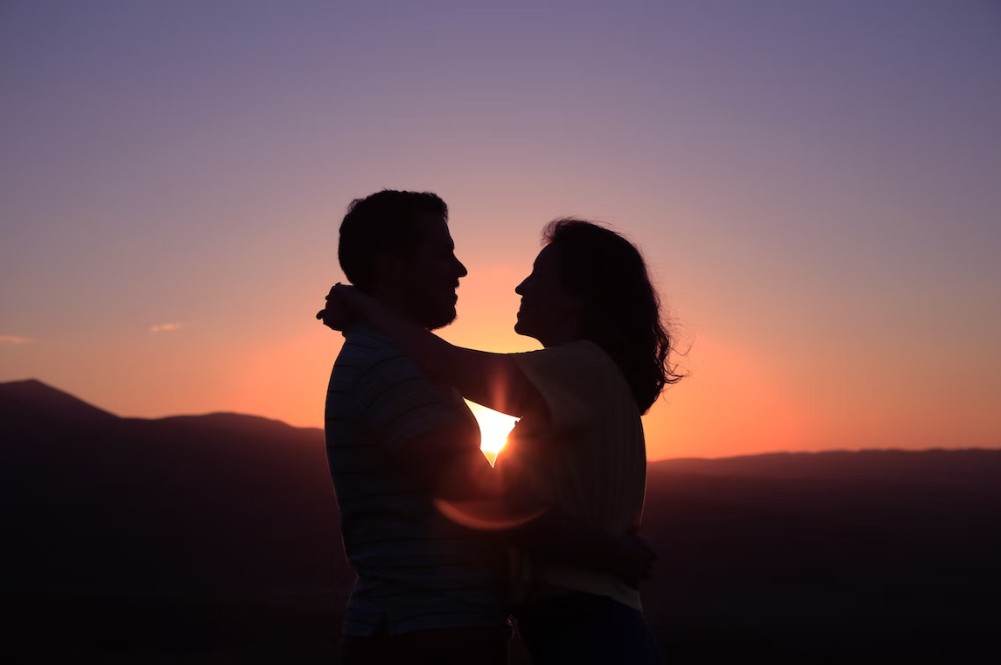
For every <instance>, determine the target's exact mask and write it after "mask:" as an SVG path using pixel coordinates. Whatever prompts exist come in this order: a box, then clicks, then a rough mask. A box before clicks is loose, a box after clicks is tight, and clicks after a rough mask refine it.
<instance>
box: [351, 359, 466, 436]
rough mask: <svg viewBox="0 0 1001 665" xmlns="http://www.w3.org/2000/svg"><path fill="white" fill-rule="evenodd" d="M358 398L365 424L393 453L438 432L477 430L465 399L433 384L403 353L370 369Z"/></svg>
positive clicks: (359, 387) (362, 379)
mask: <svg viewBox="0 0 1001 665" xmlns="http://www.w3.org/2000/svg"><path fill="white" fill-rule="evenodd" d="M357 397H358V402H357V404H358V405H359V408H360V409H361V411H362V421H363V422H364V423H365V424H366V426H367V427H370V428H372V429H373V430H374V431H375V432H378V433H379V438H380V440H381V441H382V442H383V444H384V445H385V446H386V447H387V448H388V449H389V450H390V451H394V450H398V449H399V448H400V447H402V446H405V445H406V444H407V443H408V442H409V441H411V440H413V439H414V438H416V437H418V436H421V435H424V434H427V433H428V432H433V431H435V430H442V431H444V430H448V429H454V428H456V427H476V423H475V420H473V418H472V416H471V415H469V414H468V413H467V407H466V406H465V403H464V402H462V399H461V397H459V396H458V394H456V393H455V392H454V391H452V390H450V389H449V388H446V387H444V386H441V385H439V384H437V383H435V382H433V381H431V380H430V379H429V378H428V377H427V376H426V375H425V374H424V373H423V372H421V371H420V369H419V368H418V367H417V365H416V364H415V363H414V362H413V361H412V360H411V359H410V358H408V357H407V356H405V355H403V354H394V355H390V356H387V357H386V358H383V359H382V360H381V361H380V362H379V363H378V364H376V365H374V366H372V367H370V368H369V369H368V370H367V371H366V372H365V374H364V375H363V376H362V377H361V378H360V381H359V383H358V396H357ZM467 415H468V417H467ZM462 438H463V437H454V436H452V437H449V439H450V440H454V442H455V443H456V444H457V445H458V446H462V445H464V444H465V441H463V440H462ZM477 439H478V437H473V438H472V440H473V441H475V440H477Z"/></svg>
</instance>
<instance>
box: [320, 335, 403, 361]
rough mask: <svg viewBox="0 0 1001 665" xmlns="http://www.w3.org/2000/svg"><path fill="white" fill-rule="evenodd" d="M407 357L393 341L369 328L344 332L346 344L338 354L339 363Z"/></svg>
mask: <svg viewBox="0 0 1001 665" xmlns="http://www.w3.org/2000/svg"><path fill="white" fill-rule="evenodd" d="M391 358H396V359H407V357H406V355H405V354H404V353H403V351H402V350H401V349H400V348H399V347H398V346H396V345H395V344H393V342H392V341H390V340H389V339H387V338H386V337H384V336H382V335H380V334H378V333H377V332H375V331H373V330H371V329H368V328H357V329H355V328H352V329H351V330H349V331H347V332H345V333H344V345H343V346H342V347H341V352H340V353H339V354H338V355H337V361H336V362H335V367H336V365H337V364H344V363H347V362H350V363H351V364H352V365H361V366H365V365H371V364H375V363H378V362H380V361H383V360H387V359H391Z"/></svg>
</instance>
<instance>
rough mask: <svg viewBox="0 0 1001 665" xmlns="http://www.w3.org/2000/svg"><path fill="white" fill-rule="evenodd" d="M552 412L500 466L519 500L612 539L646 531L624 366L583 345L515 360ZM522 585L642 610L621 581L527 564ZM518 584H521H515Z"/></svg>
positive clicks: (543, 412)
mask: <svg viewBox="0 0 1001 665" xmlns="http://www.w3.org/2000/svg"><path fill="white" fill-rule="evenodd" d="M515 362H516V363H517V364H518V367H519V368H520V369H521V371H522V372H523V373H524V375H525V376H526V377H527V378H528V380H529V381H531V383H532V384H533V385H534V386H535V389H536V390H537V391H538V392H539V394H540V395H541V397H542V399H543V402H544V404H540V405H539V407H540V408H539V410H538V411H534V410H530V411H529V412H528V413H526V414H525V415H524V416H523V417H522V419H521V421H520V422H519V423H518V424H517V426H516V427H515V429H514V430H513V431H512V433H511V436H510V437H509V440H508V444H507V446H506V447H505V448H504V450H503V451H502V452H501V454H500V456H499V457H498V459H497V469H498V470H499V471H500V472H501V473H502V474H504V480H505V483H506V484H507V486H508V487H509V488H510V490H511V491H513V492H515V493H517V492H518V491H519V489H523V490H525V491H527V492H529V493H530V494H531V495H534V496H537V497H538V498H540V499H542V500H543V501H545V502H546V503H548V504H550V505H552V506H554V507H556V508H557V509H559V510H560V511H561V512H563V513H565V514H567V515H570V516H572V517H576V518H578V519H580V520H581V521H582V522H584V523H585V524H587V525H589V526H591V527H595V528H598V529H601V530H604V531H605V532H606V533H608V534H609V535H612V536H618V535H622V534H624V533H625V532H626V531H627V530H628V529H629V528H630V527H635V526H638V525H639V521H640V515H641V513H642V509H643V496H644V492H645V486H646V446H645V443H644V439H643V425H642V422H641V421H640V412H639V409H638V408H637V406H636V402H635V400H634V399H633V395H632V391H631V390H630V389H629V385H628V384H627V383H626V380H625V377H624V376H623V375H622V372H621V371H620V370H619V368H618V366H617V365H616V364H615V362H614V361H613V360H612V359H611V358H610V357H609V356H608V355H607V354H606V353H605V352H604V351H603V350H602V349H601V348H600V347H599V346H597V345H596V344H594V343H592V342H589V341H577V342H571V343H568V344H563V345H560V346H555V347H551V348H547V349H543V350H541V351H533V352H529V353H521V354H516V355H515ZM522 559H523V560H524V564H526V565H521V566H519V567H520V568H522V569H523V571H524V572H522V573H520V575H519V576H520V577H522V579H521V580H520V581H521V582H522V583H528V584H540V583H541V584H549V585H554V586H558V587H563V588H567V589H574V590H577V591H584V592H588V593H594V594H597V595H602V596H608V597H610V598H613V599H615V600H617V601H619V602H621V603H623V604H626V605H629V606H631V607H635V608H636V609H640V607H641V606H640V598H639V593H638V591H637V590H636V589H633V588H632V587H630V586H628V585H627V584H625V583H624V582H622V581H621V580H618V579H617V578H614V577H611V576H609V575H603V574H600V573H594V572H589V571H585V570H582V569H577V568H572V567H568V566H565V565H555V564H549V563H547V562H546V561H545V559H544V558H543V557H540V556H534V555H533V556H528V555H525V554H522ZM515 581H516V582H518V580H515Z"/></svg>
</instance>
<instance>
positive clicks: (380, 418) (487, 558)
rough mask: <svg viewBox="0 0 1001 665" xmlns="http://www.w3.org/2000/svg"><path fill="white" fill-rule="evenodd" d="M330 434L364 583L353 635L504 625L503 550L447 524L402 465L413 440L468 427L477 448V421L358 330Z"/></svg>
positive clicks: (330, 397) (343, 358)
mask: <svg viewBox="0 0 1001 665" xmlns="http://www.w3.org/2000/svg"><path fill="white" fill-rule="evenodd" d="M325 424H326V428H325V429H326V442H327V461H328V463H329V466H330V473H331V477H332V478H333V481H334V489H335V491H336V494H337V500H338V503H339V504H340V509H341V534H342V537H343V540H344V548H345V551H346V552H347V556H348V560H349V561H350V563H351V565H352V567H353V568H354V569H355V572H356V573H357V575H358V579H357V581H356V582H355V587H354V590H353V592H352V595H351V599H350V601H349V602H348V607H347V616H346V619H345V625H344V633H345V634H346V635H350V636H358V637H367V636H373V635H377V634H399V633H405V632H409V631H413V630H424V629H433V628H456V627H472V626H500V625H502V624H503V622H504V621H505V620H506V617H507V614H508V612H507V605H506V597H505V582H506V574H507V570H506V560H507V559H506V557H507V551H506V549H505V547H504V546H503V545H501V544H498V543H497V542H496V541H495V540H493V539H491V538H490V536H489V535H487V534H483V533H480V532H473V531H469V530H466V529H463V528H462V527H459V526H457V525H456V524H454V523H452V522H450V521H448V520H447V519H445V518H444V517H442V516H441V515H440V513H438V511H437V510H435V508H434V505H433V502H432V497H431V496H430V495H429V494H428V492H427V490H426V489H424V488H422V487H420V486H419V485H418V484H417V483H416V481H415V480H414V479H413V478H411V477H410V476H409V475H408V474H407V472H406V469H405V468H403V465H401V464H399V463H398V461H397V460H396V459H394V454H395V453H396V452H397V451H399V450H401V449H403V448H404V447H405V446H407V445H410V444H411V442H412V441H413V440H414V438H415V437H417V436H422V435H426V434H428V433H431V432H434V431H436V430H440V429H444V428H455V427H457V426H458V427H468V428H470V430H471V431H474V432H473V433H474V434H475V435H473V436H470V437H462V439H463V440H462V441H456V442H455V445H457V446H468V445H476V443H475V442H477V441H479V436H478V434H479V430H478V426H477V424H476V420H475V418H474V417H473V415H472V413H471V412H470V411H469V408H468V407H467V406H466V404H465V402H463V401H462V398H461V397H460V396H459V395H458V393H456V392H455V391H454V390H452V389H450V388H447V387H443V386H441V385H439V384H436V383H434V382H432V381H431V380H430V379H428V378H427V377H426V376H425V375H424V374H423V373H422V372H421V371H420V370H419V369H418V368H417V366H416V365H415V364H414V362H413V361H412V360H411V359H410V358H408V357H407V356H406V355H404V354H403V353H402V351H400V350H399V349H398V348H397V347H395V346H394V345H393V343H392V342H391V341H389V340H387V339H386V338H384V337H382V336H380V335H378V334H377V333H375V332H374V331H372V330H370V329H365V328H357V329H352V330H351V331H349V332H348V333H347V334H346V335H345V342H344V346H343V348H342V349H341V352H340V354H339V355H338V357H337V360H336V361H335V363H334V367H333V371H332V372H331V376H330V385H329V387H328V389H327V402H326V414H325ZM484 463H486V462H485V461H484Z"/></svg>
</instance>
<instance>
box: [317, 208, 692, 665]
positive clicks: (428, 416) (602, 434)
mask: <svg viewBox="0 0 1001 665" xmlns="http://www.w3.org/2000/svg"><path fill="white" fill-rule="evenodd" d="M543 241H544V242H543V248H542V251H541V252H540V253H539V255H538V257H537V258H536V260H535V262H534V265H533V266H532V268H531V273H530V274H529V275H528V276H527V277H526V278H525V279H524V281H522V282H521V283H520V284H518V285H517V287H516V288H515V291H516V293H518V294H519V295H520V296H521V306H520V309H519V310H518V316H517V323H516V324H515V331H516V332H518V333H519V334H522V335H527V336H529V337H532V338H534V339H536V340H538V341H539V342H540V343H541V344H542V346H543V349H541V350H539V351H533V352H528V353H515V354H503V353H489V352H484V351H476V350H472V349H465V348H461V347H457V346H454V345H452V344H450V343H448V342H446V341H445V340H443V339H441V338H440V337H438V336H436V335H435V334H434V333H433V332H431V331H433V330H435V329H438V328H441V327H443V326H446V325H448V324H449V323H451V322H452V321H453V320H454V318H455V304H456V289H457V288H458V286H459V280H460V279H461V278H462V277H464V276H465V275H466V268H465V266H464V265H463V264H462V263H461V262H460V261H459V259H458V258H457V257H456V254H455V246H454V244H453V242H452V238H451V235H450V234H449V230H448V209H447V206H446V204H445V203H444V201H442V200H441V198H439V197H438V196H436V195H434V194H431V193H427V192H423V193H419V192H403V191H393V190H384V191H381V192H378V193H375V194H372V195H371V196H368V197H366V198H364V199H359V200H356V201H354V202H352V204H351V205H350V207H349V209H348V212H347V214H346V215H345V217H344V220H343V222H342V224H341V227H340V240H339V247H338V258H339V261H340V264H341V268H342V269H343V271H344V274H345V276H346V277H347V278H348V280H350V282H351V283H352V285H353V286H343V285H335V286H334V287H333V288H332V289H331V291H330V294H329V295H328V296H327V304H326V307H325V309H324V310H322V311H320V312H319V313H318V314H317V318H319V319H321V320H323V322H324V323H325V324H326V325H328V326H330V327H331V328H334V329H335V330H340V331H342V332H343V334H344V337H345V340H344V346H343V347H342V349H341V352H340V354H339V356H338V357H337V360H336V362H335V363H334V368H333V371H332V373H331V377H330V384H329V388H328V392H327V401H326V412H325V428H326V441H327V457H328V462H329V466H330V472H331V476H332V478H333V482H334V488H335V491H336V494H337V499H338V503H339V504H340V509H341V519H342V536H343V540H344V546H345V550H346V552H347V555H348V559H349V561H350V563H351V565H352V567H353V568H354V570H355V572H356V573H357V576H358V579H357V582H356V584H355V588H354V590H353V593H352V596H351V599H350V601H349V603H348V607H347V615H346V619H345V624H344V629H343V635H344V638H343V643H342V648H343V656H344V662H345V663H348V664H349V665H350V664H355V665H358V664H372V663H401V662H406V663H426V664H428V665H430V664H432V663H434V664H441V665H452V664H455V665H466V664H472V663H475V664H480V663H482V664H485V665H493V664H496V665H503V664H505V663H506V662H507V642H508V638H509V636H510V625H511V622H512V621H516V622H517V626H518V630H519V632H520V634H521V636H522V639H523V641H524V643H525V645H526V647H527V649H528V651H529V653H530V655H531V656H532V660H533V662H534V663H535V664H536V665H549V664H556V663H615V662H623V663H637V664H645V663H659V662H661V658H660V655H659V651H658V648H657V644H656V641H655V639H654V637H653V635H652V633H651V632H650V629H649V627H648V625H647V623H646V620H645V618H644V616H643V613H642V607H641V604H640V596H639V592H638V586H639V580H640V578H642V577H644V576H645V574H646V573H647V571H648V568H649V566H650V564H651V562H652V553H651V552H650V551H649V549H648V548H647V547H646V545H645V543H644V542H643V541H642V540H641V539H639V538H638V537H637V536H636V530H637V529H638V527H639V521H640V515H641V512H642V506H643V496H644V488H645V476H646V453H645V446H644V439H643V428H642V423H641V421H640V415H641V414H642V413H645V412H646V410H647V409H649V408H650V406H651V405H652V404H653V403H654V401H655V400H656V399H657V397H658V396H659V395H660V393H661V391H662V390H663V389H664V387H665V386H666V385H667V384H670V383H673V382H675V381H677V380H678V378H680V377H679V376H678V375H677V374H676V373H674V371H673V369H672V366H671V365H670V363H669V354H670V352H671V340H670V338H669V336H668V333H667V331H666V330H665V327H664V324H663V322H662V318H661V312H660V305H659V299H658V297H657V294H656V291H655V290H654V288H653V287H652V285H651V282H650V278H649V275H648V273H647V270H646V266H645V264H644V262H643V259H642V258H641V256H640V253H639V252H638V251H637V249H636V248H635V247H634V246H633V245H632V244H631V243H629V242H628V241H627V240H625V239H624V238H623V237H622V236H620V235H618V234H617V233H615V232H613V231H611V230H609V229H607V228H605V227H602V226H600V225H597V224H593V223H590V222H586V221H582V220H572V219H563V220H557V221H555V222H552V223H550V224H549V225H548V226H546V228H545V229H544V232H543ZM463 397H465V398H468V399H469V400H471V401H473V402H477V403H479V404H482V405H484V406H486V407H489V408H491V409H494V410H497V411H500V412H503V413H507V414H510V415H512V416H515V417H517V418H519V419H520V421H519V422H518V424H517V425H516V426H515V428H514V430H513V431H512V433H511V436H510V437H509V442H508V444H507V446H506V447H505V448H504V450H503V451H502V452H501V454H500V456H499V457H498V459H497V461H496V465H495V467H491V466H490V464H489V462H488V461H487V459H486V458H485V457H484V456H483V454H482V452H481V451H480V433H479V429H478V426H477V424H476V421H475V419H474V417H473V415H472V413H471V412H470V411H469V409H468V408H467V406H466V404H465V402H464V401H463V399H462V398H463Z"/></svg>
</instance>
